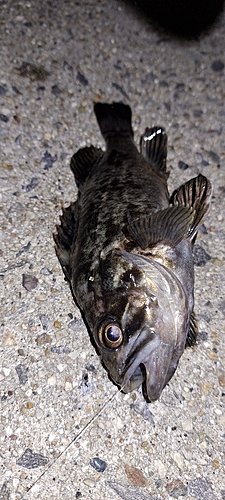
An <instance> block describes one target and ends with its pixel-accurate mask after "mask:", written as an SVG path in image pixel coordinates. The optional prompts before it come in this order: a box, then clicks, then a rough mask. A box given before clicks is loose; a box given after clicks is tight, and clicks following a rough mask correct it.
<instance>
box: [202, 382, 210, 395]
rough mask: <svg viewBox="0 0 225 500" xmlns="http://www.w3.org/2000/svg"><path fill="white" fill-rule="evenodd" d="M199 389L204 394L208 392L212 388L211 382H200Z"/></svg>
mask: <svg viewBox="0 0 225 500" xmlns="http://www.w3.org/2000/svg"><path fill="white" fill-rule="evenodd" d="M201 390H202V392H204V394H209V393H210V392H211V390H212V384H210V382H202V384H201Z"/></svg>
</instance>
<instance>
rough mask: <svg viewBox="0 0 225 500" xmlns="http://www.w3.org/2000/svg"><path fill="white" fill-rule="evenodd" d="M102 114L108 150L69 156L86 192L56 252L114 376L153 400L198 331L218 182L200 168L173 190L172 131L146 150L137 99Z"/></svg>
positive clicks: (70, 212) (154, 137)
mask: <svg viewBox="0 0 225 500" xmlns="http://www.w3.org/2000/svg"><path fill="white" fill-rule="evenodd" d="M94 111H95V115H96V118H97V121H98V124H99V127H100V130H101V132H102V135H103V137H104V139H105V141H106V151H105V152H103V151H102V150H101V149H97V148H95V147H93V146H90V147H86V148H83V149H80V150H79V151H78V152H77V153H76V154H75V155H74V156H73V158H72V160H71V169H72V171H73V173H74V177H75V181H76V184H77V186H78V199H77V201H76V202H74V203H71V205H70V206H69V207H68V208H66V209H64V210H63V215H62V216H61V225H60V226H57V234H56V235H55V236H54V238H55V243H56V253H57V256H58V258H59V261H60V263H61V265H62V268H63V271H64V273H65V276H66V278H67V280H68V281H69V283H70V286H71V289H72V293H73V295H74V298H75V301H76V303H77V304H78V306H79V308H80V310H81V312H82V314H83V317H84V320H85V323H86V325H87V327H88V330H89V332H90V335H91V337H92V339H93V341H94V344H95V346H96V348H97V351H98V353H99V354H100V356H101V359H102V362H103V364H104V366H105V367H106V369H107V370H108V373H109V376H110V378H111V379H112V380H113V381H114V382H115V383H116V384H117V385H118V386H119V387H121V388H122V389H123V391H124V392H130V391H132V390H133V389H135V388H136V387H138V386H139V385H141V384H143V393H144V396H145V398H146V400H147V401H154V400H156V399H158V398H159V396H160V394H161V392H162V390H163V388H164V387H165V385H166V384H167V383H168V382H169V380H170V378H171V377H172V375H173V374H174V372H175V370H176V368H177V365H178V362H179V359H180V357H181V355H182V353H183V351H184V348H185V344H186V343H189V344H191V343H194V341H195V339H196V336H197V325H196V321H195V316H194V312H193V308H194V267H193V257H192V248H193V244H194V240H195V237H196V234H197V229H198V226H199V224H200V223H201V221H202V219H203V217H204V216H205V214H206V213H207V211H208V208H209V200H210V194H211V185H210V182H209V181H208V180H207V179H206V177H204V176H202V175H201V174H200V175H199V176H198V177H196V178H194V179H191V180H190V181H188V182H187V183H185V184H183V185H182V186H180V187H179V188H178V189H177V190H175V191H174V192H173V194H172V196H170V195H169V192H168V187H167V178H168V173H167V172H166V156H167V135H166V132H165V130H164V129H163V128H162V127H153V128H147V129H146V130H145V133H144V134H143V135H142V136H141V141H140V152H139V151H138V149H137V147H136V145H135V143H134V141H133V130H132V125H131V110H130V108H129V106H127V105H124V104H122V103H113V104H102V103H97V104H95V107H94Z"/></svg>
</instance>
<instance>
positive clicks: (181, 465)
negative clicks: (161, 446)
mask: <svg viewBox="0 0 225 500" xmlns="http://www.w3.org/2000/svg"><path fill="white" fill-rule="evenodd" d="M173 460H174V462H175V464H176V465H177V466H178V467H179V469H180V470H183V469H184V457H183V455H181V453H180V452H179V451H176V452H175V453H174V455H173Z"/></svg>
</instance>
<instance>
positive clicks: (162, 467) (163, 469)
mask: <svg viewBox="0 0 225 500" xmlns="http://www.w3.org/2000/svg"><path fill="white" fill-rule="evenodd" d="M154 464H155V467H156V469H157V471H158V475H159V477H160V479H163V478H164V477H166V474H167V465H166V464H164V463H163V462H162V460H160V459H158V460H155V462H154Z"/></svg>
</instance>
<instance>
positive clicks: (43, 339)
mask: <svg viewBox="0 0 225 500" xmlns="http://www.w3.org/2000/svg"><path fill="white" fill-rule="evenodd" d="M51 342H52V338H51V337H50V335H48V334H47V333H42V334H41V335H39V336H38V337H37V338H36V343H37V345H38V346H41V345H44V344H51Z"/></svg>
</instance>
